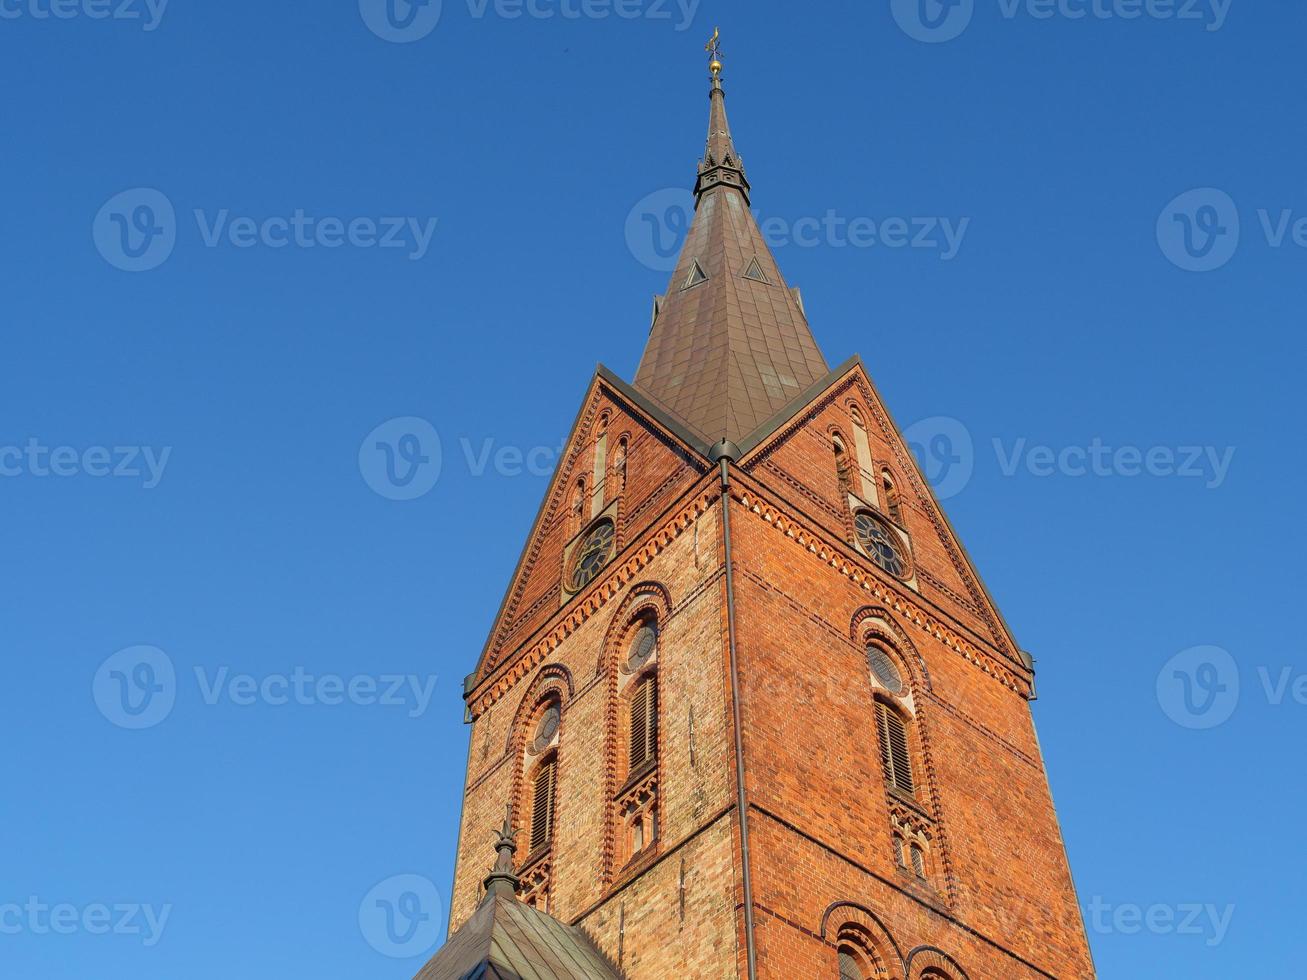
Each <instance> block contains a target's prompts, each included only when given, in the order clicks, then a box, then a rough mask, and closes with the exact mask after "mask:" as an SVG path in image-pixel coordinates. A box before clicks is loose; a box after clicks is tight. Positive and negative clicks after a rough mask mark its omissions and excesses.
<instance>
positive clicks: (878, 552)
mask: <svg viewBox="0 0 1307 980" xmlns="http://www.w3.org/2000/svg"><path fill="white" fill-rule="evenodd" d="M853 527H854V530H855V531H856V532H857V534H858V543H859V544H860V545H862V549H863V550H864V551H865V552H866V553H867V554H868V555H870V556H871V560H872V561H874V562H875V563H876V564H877V565H879V566H880V567H881V568H883V569H885V571H887V572H889V573H890V574H891V575H893V576H895V577H897V578H907V577H908V576H909V575H910V574H911V572H912V563H911V561H910V560H909V559H908V555H907V552H906V551H905V550H904V548H903V541H902V539H901V538H899V536H898V532H897V531H895V530H893V529H892V528H891V527H890V526H889V525H888V524H886V523H885V522H884V521H882V520H881V519H880V518H879V517H877V516H876V515H875V514H873V513H872V512H871V511H869V510H860V511H858V512H857V513H856V514H854V515H853Z"/></svg>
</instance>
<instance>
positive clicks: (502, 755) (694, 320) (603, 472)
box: [421, 52, 1093, 980]
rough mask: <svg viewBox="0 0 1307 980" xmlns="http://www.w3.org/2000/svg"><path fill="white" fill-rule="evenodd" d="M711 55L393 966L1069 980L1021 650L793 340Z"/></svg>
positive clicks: (1073, 911)
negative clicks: (639, 297) (666, 206)
mask: <svg viewBox="0 0 1307 980" xmlns="http://www.w3.org/2000/svg"><path fill="white" fill-rule="evenodd" d="M712 68H713V70H712V88H711V91H710V106H711V111H710V122H709V134H708V144H707V149H706V152H705V156H704V159H703V161H702V162H701V164H700V166H699V176H698V181H697V183H696V186H695V195H696V200H697V210H696V215H695V219H694V223H693V225H692V227H691V229H690V232H689V235H688V238H687V240H686V243H685V246H684V251H683V253H682V255H681V257H680V260H679V263H678V265H677V268H676V271H675V273H674V274H673V276H672V280H671V283H670V285H669V286H668V289H667V292H666V294H665V295H663V296H661V297H659V298H658V299H657V301H656V303H655V313H654V323H653V327H652V330H651V332H650V336H649V340H648V346H647V348H646V350H645V353H644V357H643V359H642V361H641V363H640V367H639V369H638V371H637V373H636V377H635V381H634V383H633V384H627V383H625V382H623V381H622V380H620V379H619V378H617V377H616V376H615V375H613V374H612V373H611V372H609V371H608V370H606V369H604V368H602V367H601V368H599V370H598V371H597V373H596V375H595V377H594V380H593V381H592V383H591V385H590V388H589V391H588V392H587V393H586V395H585V399H584V401H583V403H582V406H581V411H580V414H579V416H578V417H577V420H576V423H575V425H574V427H573V430H572V434H571V437H570V439H569V442H568V449H567V451H566V453H565V454H564V457H563V459H562V461H561V463H560V465H559V468H558V472H557V474H556V475H555V477H554V480H553V482H552V484H551V486H550V488H549V491H548V494H547V496H546V498H545V500H544V502H543V505H542V507H541V509H540V513H539V516H538V518H537V520H536V523H535V525H534V528H533V530H532V532H531V535H530V537H529V539H528V541H527V544H526V547H525V550H524V551H523V553H522V557H521V560H520V561H519V563H518V567H517V569H516V571H515V572H514V574H513V578H512V581H511V584H510V587H509V590H508V593H507V595H506V597H505V599H504V602H503V605H502V608H501V609H500V612H499V614H498V617H497V619H496V622H495V625H494V628H493V630H492V632H491V635H490V638H489V641H488V643H487V644H486V647H485V651H484V653H483V654H482V657H481V661H480V663H479V664H478V666H477V669H476V671H475V673H473V674H472V675H470V676H469V677H468V679H467V684H466V700H467V705H468V712H469V717H470V718H471V721H472V729H471V747H470V753H469V759H468V769H467V783H466V791H465V795H464V801H463V825H462V826H463V831H462V836H461V840H460V841H459V850H458V869H457V874H456V881H455V885H454V892H453V895H452V900H451V939H450V942H449V944H448V945H447V946H446V948H445V950H443V951H442V952H441V953H440V954H438V955H437V957H436V958H435V959H434V960H433V961H432V962H431V964H428V966H427V968H425V969H424V971H423V973H422V974H421V976H422V977H423V980H427V978H431V980H435V978H439V977H445V976H463V975H467V974H466V970H467V969H468V967H467V964H468V963H471V962H474V961H475V962H477V963H482V964H490V965H488V966H483V967H480V968H481V969H483V970H485V971H486V972H485V974H484V975H488V976H509V975H522V976H526V975H528V973H529V970H530V969H535V970H536V971H537V974H538V975H540V976H551V977H553V976H568V977H570V976H586V977H597V976H601V975H602V976H624V977H628V978H631V980H646V978H648V980H655V978H681V977H692V978H701V977H702V978H727V977H731V978H735V977H740V978H744V977H748V978H750V980H753V978H755V977H764V978H777V980H809V978H826V977H829V978H832V980H835V978H839V977H845V978H864V980H869V978H895V980H918V978H931V980H968V978H969V980H1024V978H1036V977H1065V978H1085V977H1092V976H1093V966H1092V963H1091V960H1090V956H1089V950H1088V946H1087V943H1086V939H1085V933H1084V929H1083V926H1082V922H1081V917H1080V912H1079V909H1078V906H1077V902H1076V896H1075V891H1074V888H1073V886H1072V882H1071V875H1070V870H1069V868H1068V865H1067V859H1066V855H1065V852H1064V850H1063V845H1062V840H1061V835H1060V832H1059V829H1058V824H1057V818H1056V816H1055V814H1054V810H1053V802H1052V800H1051V798H1050V795H1049V789H1048V782H1047V779H1046V776H1045V772H1044V766H1043V762H1042V760H1041V757H1040V751H1039V745H1038V743H1037V741H1036V738H1035V731H1034V727H1033V724H1032V720H1031V715H1030V709H1029V706H1028V704H1027V702H1028V700H1029V699H1030V698H1031V697H1032V692H1033V672H1032V668H1031V661H1030V658H1029V657H1028V656H1026V655H1025V654H1024V653H1023V652H1022V651H1021V649H1020V647H1019V646H1018V645H1017V644H1016V642H1015V640H1014V639H1013V637H1012V635H1011V633H1010V632H1009V630H1008V627H1007V626H1006V624H1005V623H1004V622H1003V619H1002V618H1001V616H1000V615H999V613H998V610H997V609H996V608H995V606H994V604H993V602H992V600H991V599H990V597H989V595H988V593H987V592H986V591H985V588H984V586H983V585H982V584H981V581H980V578H979V575H978V574H977V572H976V570H975V568H974V566H973V565H972V563H971V561H970V559H969V558H968V557H967V554H966V552H965V551H964V550H963V548H962V545H961V543H960V542H959V541H958V539H957V537H956V535H955V534H954V533H953V530H952V528H951V527H950V525H949V523H948V520H947V518H946V517H945V515H944V514H943V512H942V511H941V510H940V507H939V505H938V504H937V503H936V502H935V500H934V498H933V496H932V495H931V492H930V490H929V488H928V486H927V485H926V483H925V481H924V480H923V478H922V475H921V473H920V472H919V471H918V468H917V465H916V463H915V461H914V459H913V457H912V455H911V454H910V453H909V451H908V450H907V448H906V447H905V444H904V441H903V438H902V436H901V435H900V434H899V431H898V430H897V428H896V427H895V425H894V422H893V421H892V420H891V418H890V415H889V413H888V411H887V410H886V408H885V406H884V404H883V403H882V402H881V399H880V397H879V395H878V394H877V392H876V389H875V387H874V386H873V385H872V383H871V380H870V378H869V377H868V374H867V372H866V370H865V368H864V367H863V364H862V362H861V361H860V360H859V359H858V358H856V357H855V358H852V359H851V360H849V361H847V362H845V363H844V364H842V365H840V366H839V367H837V368H835V369H834V370H831V369H830V368H829V367H828V366H827V364H826V362H825V360H824V358H823V357H822V355H821V353H820V351H819V350H818V348H817V345H816V343H815V341H814V340H813V337H812V334H811V332H810V330H809V327H808V320H807V317H806V314H805V312H804V308H803V303H802V301H801V300H800V298H799V294H798V291H797V290H796V289H793V288H791V287H790V286H788V285H787V284H786V282H785V280H784V278H783V277H782V275H781V272H780V269H779V268H778V267H777V265H776V261H775V259H774V258H773V256H772V255H771V253H770V251H769V250H768V249H767V246H766V245H765V243H764V242H763V239H762V236H761V235H760V233H759V231H758V228H757V226H756V224H755V222H754V219H753V217H752V215H751V214H750V210H749V195H750V187H749V182H748V180H747V179H746V177H745V171H744V166H743V163H742V162H741V160H740V157H739V154H738V153H737V151H736V149H735V146H734V143H733V141H732V138H731V133H730V128H729V125H728V123H727V119H726V108H725V94H724V92H723V90H722V86H721V80H720V70H721V64H720V61H719V60H718V59H717V57H716V55H715V52H714V58H713V66H712ZM505 806H507V807H509V808H510V814H511V828H513V829H515V830H516V834H517V835H516V838H515V840H516V844H515V846H516V851H515V852H511V849H512V847H513V846H514V844H513V840H514V839H513V838H512V837H511V836H509V837H504V836H501V837H500V841H501V844H500V847H501V852H503V849H504V847H507V848H509V849H510V852H511V853H510V856H509V857H504V856H503V853H501V861H500V864H499V866H498V871H496V872H494V873H492V874H491V875H490V877H489V878H485V873H486V870H487V868H488V865H489V863H490V858H491V856H492V855H491V854H490V849H489V843H490V840H491V836H490V833H489V831H490V829H491V828H493V827H496V826H498V824H499V823H500V822H501V821H502V819H503V814H504V809H505ZM505 832H507V829H506V831H505ZM505 840H507V841H508V843H507V845H505V844H504V843H503V841H505ZM483 879H484V881H483ZM510 881H511V884H510V885H505V884H504V883H505V882H510ZM515 903H516V904H515ZM542 924H543V925H542ZM532 937H534V938H532ZM569 944H570V945H569ZM582 946H584V947H585V954H584V956H582V955H581V953H579V952H577V950H579V949H580V947H582ZM564 947H567V948H566V949H565V948H564ZM482 949H485V950H491V951H493V950H495V949H499V950H500V953H499V954H494V953H493V952H485V953H484V956H483V954H482V953H481V952H478V950H482ZM567 949H571V950H572V952H571V953H570V954H569V953H568V952H567ZM505 950H509V951H511V952H505ZM495 955H499V956H500V957H501V959H500V960H494V959H493V957H494V956H495ZM460 957H461V959H459V958H460ZM478 957H481V958H480V959H478ZM515 957H516V958H515ZM587 957H588V958H587ZM455 960H458V961H459V963H461V964H462V965H457V966H456V965H454V964H455ZM582 960H585V964H589V965H585V964H581V961H582ZM601 960H606V964H605V965H604V966H603V967H602V968H598V967H596V966H595V965H594V964H595V963H599V962H600V961H601ZM496 964H497V965H496ZM524 964H526V966H525V967H524ZM578 964H581V965H578ZM495 970H498V971H499V972H494V971H495ZM514 971H516V973H515V972H514ZM537 974H530V975H537ZM477 975H482V974H477Z"/></svg>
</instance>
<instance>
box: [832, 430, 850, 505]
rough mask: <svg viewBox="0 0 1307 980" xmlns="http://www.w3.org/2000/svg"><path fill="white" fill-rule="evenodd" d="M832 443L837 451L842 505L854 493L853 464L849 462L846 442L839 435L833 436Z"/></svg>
mask: <svg viewBox="0 0 1307 980" xmlns="http://www.w3.org/2000/svg"><path fill="white" fill-rule="evenodd" d="M831 443H832V445H833V446H834V449H835V476H836V477H837V478H838V480H839V484H840V496H841V500H840V503H841V504H842V503H844V500H846V499H847V498H848V495H849V494H851V493H852V492H853V464H852V463H851V462H849V452H848V449H847V448H845V445H844V440H843V439H842V438H840V436H839V434H838V433H836V434H835V435H833V436H831Z"/></svg>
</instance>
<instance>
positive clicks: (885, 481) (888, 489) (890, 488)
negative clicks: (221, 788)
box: [880, 470, 903, 524]
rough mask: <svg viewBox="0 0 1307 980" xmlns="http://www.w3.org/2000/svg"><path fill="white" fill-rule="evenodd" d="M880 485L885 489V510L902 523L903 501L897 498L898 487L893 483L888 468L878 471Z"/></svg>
mask: <svg viewBox="0 0 1307 980" xmlns="http://www.w3.org/2000/svg"><path fill="white" fill-rule="evenodd" d="M880 480H881V486H882V487H883V488H884V490H885V512H886V513H887V514H889V516H890V517H891V518H892V519H893V520H895V521H897V522H898V523H899V524H902V523H903V502H902V501H901V500H900V499H899V491H898V487H896V486H895V485H894V478H893V477H892V476H890V472H889V470H881V471H880Z"/></svg>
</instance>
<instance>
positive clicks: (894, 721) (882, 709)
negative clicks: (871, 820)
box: [876, 702, 914, 793]
mask: <svg viewBox="0 0 1307 980" xmlns="http://www.w3.org/2000/svg"><path fill="white" fill-rule="evenodd" d="M876 713H877V714H878V715H880V719H879V720H880V761H881V765H882V766H884V768H885V778H886V779H888V780H889V783H890V785H891V786H894V787H895V788H897V789H901V790H903V791H904V792H905V793H912V792H914V789H913V782H912V756H911V754H910V753H909V752H908V729H907V726H906V725H905V724H904V723H903V719H902V718H900V717H899V716H898V714H897V713H896V712H895V711H894V710H893V709H892V708H890V707H889V706H888V705H886V704H881V703H879V702H877V704H876Z"/></svg>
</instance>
